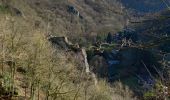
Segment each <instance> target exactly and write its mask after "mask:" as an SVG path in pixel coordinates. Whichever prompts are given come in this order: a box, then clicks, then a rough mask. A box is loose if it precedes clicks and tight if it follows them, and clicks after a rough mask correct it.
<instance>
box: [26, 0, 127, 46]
mask: <svg viewBox="0 0 170 100" xmlns="http://www.w3.org/2000/svg"><path fill="white" fill-rule="evenodd" d="M27 2H29V4H30V6H32V7H33V9H35V10H36V12H37V13H38V16H40V17H42V18H43V19H44V20H45V21H46V23H49V26H50V27H49V29H48V30H49V34H53V35H56V36H68V37H69V38H71V39H72V40H74V39H75V40H77V41H79V42H83V43H85V42H90V41H91V40H93V41H95V37H96V36H97V35H100V34H107V33H108V32H116V31H118V30H121V29H122V28H123V26H124V25H125V24H126V23H125V20H126V18H125V17H124V15H123V12H122V8H121V6H120V5H121V4H120V3H119V2H117V1H116V0H105V1H103V0H48V1H47V0H36V1H34V0H28V1H27ZM77 36H80V38H79V39H77V38H76V37H77ZM87 39H88V41H86V40H87ZM74 42H75V41H74Z"/></svg>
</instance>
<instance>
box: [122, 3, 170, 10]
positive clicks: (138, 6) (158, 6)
mask: <svg viewBox="0 0 170 100" xmlns="http://www.w3.org/2000/svg"><path fill="white" fill-rule="evenodd" d="M121 2H122V3H123V4H124V5H125V7H126V8H129V9H131V10H133V11H135V12H138V13H155V12H159V11H162V10H164V9H167V6H168V5H169V4H170V1H169V0H121Z"/></svg>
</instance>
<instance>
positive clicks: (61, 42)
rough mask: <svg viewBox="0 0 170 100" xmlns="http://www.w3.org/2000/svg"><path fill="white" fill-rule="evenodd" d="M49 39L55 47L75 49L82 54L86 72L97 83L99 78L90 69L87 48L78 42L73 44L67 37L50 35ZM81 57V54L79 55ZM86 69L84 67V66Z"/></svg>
mask: <svg viewBox="0 0 170 100" xmlns="http://www.w3.org/2000/svg"><path fill="white" fill-rule="evenodd" d="M48 40H49V41H50V42H51V43H52V44H53V45H54V47H57V48H61V49H64V50H66V51H68V50H69V51H73V52H75V54H77V55H82V57H81V58H83V63H84V64H83V66H84V67H85V72H86V73H87V74H89V75H91V77H92V79H93V81H94V84H95V85H97V78H96V75H95V74H94V73H93V72H92V71H91V70H90V66H89V63H88V60H87V52H86V50H85V48H81V47H79V45H78V44H72V43H71V42H69V41H68V38H67V37H56V36H49V37H48ZM77 57H80V56H77ZM81 58H78V59H77V60H79V62H81ZM83 69H84V68H83Z"/></svg>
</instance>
